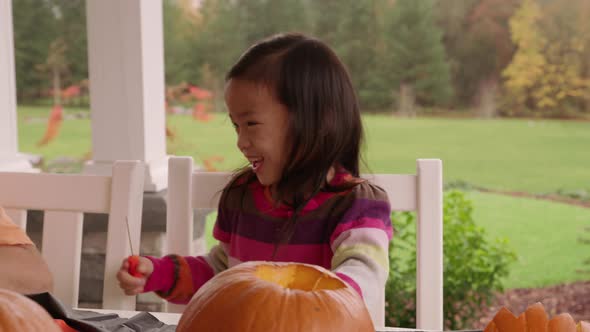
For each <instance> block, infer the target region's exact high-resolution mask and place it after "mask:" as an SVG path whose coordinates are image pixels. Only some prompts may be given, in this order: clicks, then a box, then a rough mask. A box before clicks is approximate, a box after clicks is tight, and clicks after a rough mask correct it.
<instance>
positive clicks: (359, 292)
mask: <svg viewBox="0 0 590 332" xmlns="http://www.w3.org/2000/svg"><path fill="white" fill-rule="evenodd" d="M336 275H337V276H339V277H340V279H342V280H344V281H345V282H346V283H347V284H349V285H350V286H351V287H352V288H354V290H356V292H357V293H358V294H359V295H360V296H361V298H362V297H363V291H362V290H361V288H360V287H359V285H358V284H357V283H356V282H355V281H354V280H352V278H351V277H349V276H347V275H346V274H344V273H336Z"/></svg>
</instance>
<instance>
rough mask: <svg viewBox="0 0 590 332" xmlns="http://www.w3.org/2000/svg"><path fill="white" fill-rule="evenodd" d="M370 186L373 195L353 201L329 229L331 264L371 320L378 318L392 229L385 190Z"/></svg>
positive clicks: (382, 298) (382, 300)
mask: <svg viewBox="0 0 590 332" xmlns="http://www.w3.org/2000/svg"><path fill="white" fill-rule="evenodd" d="M373 189H374V190H375V191H374V192H373V194H374V195H369V198H364V197H366V196H361V197H359V198H357V199H356V200H355V201H354V202H353V204H352V206H351V208H350V209H349V211H348V212H347V213H346V214H345V215H344V217H343V218H342V220H341V221H340V222H339V224H338V225H337V227H336V228H335V230H334V232H333V233H332V236H331V238H330V244H331V247H332V251H333V253H334V256H333V257H332V262H331V265H332V266H331V267H332V271H333V272H335V273H336V274H337V275H338V276H340V277H341V278H342V279H343V280H344V281H346V282H347V283H348V284H349V285H350V286H351V287H353V288H354V289H355V290H356V291H357V292H358V293H359V295H360V296H362V297H363V299H364V300H365V303H366V304H367V307H368V308H369V311H370V312H371V315H372V316H373V319H374V321H381V320H383V318H379V316H382V315H381V313H380V311H382V310H383V306H384V302H385V300H384V296H385V283H386V281H387V277H388V275H389V241H390V240H391V237H392V235H393V229H392V226H391V219H390V213H391V211H390V207H389V203H388V201H387V199H386V196H385V193H384V192H380V191H378V190H377V188H373ZM378 311H379V312H378ZM376 319H377V320H376Z"/></svg>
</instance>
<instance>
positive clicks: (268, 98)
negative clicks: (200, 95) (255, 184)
mask: <svg viewBox="0 0 590 332" xmlns="http://www.w3.org/2000/svg"><path fill="white" fill-rule="evenodd" d="M225 103H226V106H227V108H228V110H229V117H230V119H231V121H232V123H233V125H234V128H235V129H236V133H237V135H238V142H237V145H238V149H240V151H241V152H242V153H243V154H244V156H245V157H246V159H248V161H249V162H250V165H251V166H252V170H253V171H254V173H256V176H257V177H258V180H259V181H260V183H262V184H263V185H265V186H271V185H273V184H276V183H277V182H278V181H279V179H280V178H281V174H282V172H283V169H284V167H285V164H286V161H287V156H286V154H287V152H286V151H287V147H288V142H287V133H288V128H289V113H288V110H287V107H285V106H284V105H283V104H281V103H280V102H279V101H278V100H277V99H276V98H275V97H274V96H273V95H272V94H271V92H270V91H269V89H268V88H266V87H265V86H263V85H260V84H256V83H252V82H249V81H246V80H240V79H231V80H229V81H228V83H227V85H226V87H225Z"/></svg>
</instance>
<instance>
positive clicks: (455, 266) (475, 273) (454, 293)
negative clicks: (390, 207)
mask: <svg viewBox="0 0 590 332" xmlns="http://www.w3.org/2000/svg"><path fill="white" fill-rule="evenodd" d="M443 209H444V211H443V212H444V217H443V227H444V230H443V236H444V241H443V243H444V245H443V246H444V249H443V256H444V276H443V282H444V290H443V296H444V321H445V329H452V330H457V329H465V328H469V326H468V325H469V324H470V323H472V322H473V321H474V320H476V319H477V318H479V317H478V316H479V314H480V312H481V309H482V308H483V306H485V305H489V304H490V302H491V300H492V297H493V295H494V293H495V292H496V291H501V290H502V289H503V287H502V279H503V278H504V277H506V276H507V275H508V272H509V270H508V267H509V265H510V264H511V263H512V262H513V261H514V260H515V259H516V254H515V253H514V252H513V251H512V250H511V249H509V247H508V243H507V240H500V239H497V240H495V241H493V242H491V241H489V240H488V238H487V237H486V233H485V231H484V229H483V228H481V227H478V226H477V225H476V224H475V222H474V221H473V219H472V216H471V215H472V211H473V207H472V204H471V202H470V201H468V200H467V199H466V198H465V196H464V194H463V193H462V192H460V191H455V190H453V191H448V192H446V193H445V195H444V207H443ZM392 221H393V225H394V227H395V230H396V235H395V238H394V240H393V241H392V244H391V245H390V255H389V256H390V258H389V260H390V271H389V280H388V282H387V286H386V293H385V294H386V301H387V305H386V322H387V325H388V326H403V327H415V325H416V322H415V317H416V301H415V298H416V227H415V214H414V213H408V212H404V213H393V214H392Z"/></svg>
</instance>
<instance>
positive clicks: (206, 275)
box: [184, 256, 215, 292]
mask: <svg viewBox="0 0 590 332" xmlns="http://www.w3.org/2000/svg"><path fill="white" fill-rule="evenodd" d="M184 259H185V260H186V262H187V264H188V266H189V267H190V269H191V277H192V280H193V289H194V290H195V292H196V291H197V290H199V288H201V286H203V284H204V283H206V282H207V281H209V279H211V278H213V276H214V275H215V273H214V272H213V269H212V268H211V266H210V265H209V263H207V261H206V260H205V258H204V257H203V256H197V257H189V256H185V257H184Z"/></svg>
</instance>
